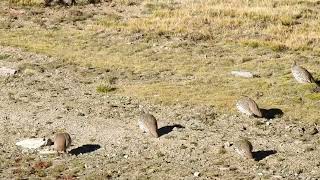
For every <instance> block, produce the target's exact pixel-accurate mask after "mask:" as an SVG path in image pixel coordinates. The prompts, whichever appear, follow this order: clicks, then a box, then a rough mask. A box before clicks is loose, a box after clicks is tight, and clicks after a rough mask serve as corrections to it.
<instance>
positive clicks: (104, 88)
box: [96, 85, 117, 93]
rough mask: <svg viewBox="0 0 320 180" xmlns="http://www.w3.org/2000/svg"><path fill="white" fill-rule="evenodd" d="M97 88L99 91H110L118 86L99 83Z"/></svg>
mask: <svg viewBox="0 0 320 180" xmlns="http://www.w3.org/2000/svg"><path fill="white" fill-rule="evenodd" d="M96 90H97V92H99V93H110V92H113V91H115V90H117V88H115V87H112V86H110V85H99V86H98V87H97V89H96Z"/></svg>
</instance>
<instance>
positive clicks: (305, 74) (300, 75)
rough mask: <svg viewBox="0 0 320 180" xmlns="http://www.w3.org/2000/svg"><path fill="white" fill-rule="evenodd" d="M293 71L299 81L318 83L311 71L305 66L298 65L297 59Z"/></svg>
mask: <svg viewBox="0 0 320 180" xmlns="http://www.w3.org/2000/svg"><path fill="white" fill-rule="evenodd" d="M291 72H292V75H293V77H294V78H295V79H296V80H297V81H298V83H303V84H305V83H316V81H315V80H314V78H313V77H312V75H311V73H310V72H309V71H308V70H306V69H305V68H303V67H301V66H298V65H297V63H296V61H293V64H292V67H291Z"/></svg>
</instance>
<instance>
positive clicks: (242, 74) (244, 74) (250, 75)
mask: <svg viewBox="0 0 320 180" xmlns="http://www.w3.org/2000/svg"><path fill="white" fill-rule="evenodd" d="M231 74H232V75H234V76H235V77H244V78H253V77H255V75H254V74H253V73H251V72H248V71H231Z"/></svg>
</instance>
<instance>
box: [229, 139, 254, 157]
mask: <svg viewBox="0 0 320 180" xmlns="http://www.w3.org/2000/svg"><path fill="white" fill-rule="evenodd" d="M233 146H234V149H235V151H236V152H237V153H238V154H239V155H240V156H242V157H244V158H247V159H253V155H252V149H253V148H252V144H251V142H250V141H248V140H247V139H241V140H239V141H237V142H235V143H234V144H233Z"/></svg>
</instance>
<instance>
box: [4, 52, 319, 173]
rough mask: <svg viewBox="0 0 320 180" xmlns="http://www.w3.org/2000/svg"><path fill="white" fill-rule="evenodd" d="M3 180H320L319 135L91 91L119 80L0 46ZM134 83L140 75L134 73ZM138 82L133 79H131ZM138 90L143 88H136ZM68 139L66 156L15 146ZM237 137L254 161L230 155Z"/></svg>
mask: <svg viewBox="0 0 320 180" xmlns="http://www.w3.org/2000/svg"><path fill="white" fill-rule="evenodd" d="M0 52H1V54H2V55H3V54H5V55H6V56H2V58H1V60H0V66H1V67H3V66H4V67H11V68H15V69H18V73H17V74H16V75H14V76H11V77H0V81H1V83H0V84H1V89H0V91H1V92H0V93H1V96H0V100H1V104H0V150H1V153H0V162H1V163H0V173H1V174H0V178H1V179H28V178H31V179H37V178H48V179H55V178H58V179H74V178H80V179H107V178H111V179H318V178H320V160H319V155H320V150H319V143H320V141H319V133H316V134H314V133H315V132H314V130H313V129H314V128H318V127H317V126H314V125H308V124H302V123H298V122H297V121H292V120H289V119H286V117H285V116H284V117H280V118H275V119H272V120H265V119H254V118H249V117H244V116H242V115H240V114H236V115H230V114H219V113H217V112H216V111H215V108H214V107H211V106H190V105H175V106H163V105H162V106H160V105H157V104H151V103H149V102H146V101H138V100H136V99H133V98H130V97H123V96H120V95H119V94H117V93H116V92H109V93H99V92H97V90H96V88H97V86H99V85H100V84H101V82H104V81H105V80H106V79H109V78H110V77H117V79H116V81H115V82H114V84H115V85H117V84H121V83H122V82H125V81H127V74H126V72H118V71H116V70H101V69H96V68H91V67H80V66H76V65H73V64H70V63H65V62H63V61H61V60H59V59H54V58H50V57H47V56H44V55H41V54H34V53H29V52H24V51H22V50H20V49H16V48H10V47H0ZM137 76H138V75H137ZM136 79H139V77H136ZM141 81H142V82H140V83H143V80H141ZM139 106H142V107H144V109H146V110H147V111H149V112H150V113H152V114H153V115H154V116H155V117H156V118H157V119H158V121H159V126H160V133H161V134H162V135H161V136H160V138H158V139H155V138H152V137H150V136H148V135H146V134H143V133H141V131H140V130H139V129H138V126H137V121H138V117H139ZM60 131H66V132H69V133H70V134H71V137H72V140H73V143H72V147H71V148H70V149H69V152H70V153H69V155H62V156H40V155H39V154H37V153H36V152H24V151H23V150H22V149H20V148H19V147H17V146H16V145H15V143H16V142H17V141H19V140H22V139H24V138H30V137H52V136H53V134H54V133H55V132H60ZM240 137H246V138H249V140H250V141H251V142H252V144H253V149H254V156H255V159H256V161H253V160H245V159H242V158H241V157H239V156H238V155H237V154H236V153H235V152H234V150H233V147H232V143H233V142H234V141H236V140H238V139H239V138H240Z"/></svg>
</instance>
